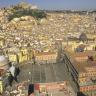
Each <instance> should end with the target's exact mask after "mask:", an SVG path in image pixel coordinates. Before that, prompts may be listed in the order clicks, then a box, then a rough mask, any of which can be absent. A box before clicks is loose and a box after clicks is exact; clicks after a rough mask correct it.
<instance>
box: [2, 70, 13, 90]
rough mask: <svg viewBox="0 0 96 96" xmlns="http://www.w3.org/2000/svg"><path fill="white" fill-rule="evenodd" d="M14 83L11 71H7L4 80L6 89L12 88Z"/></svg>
mask: <svg viewBox="0 0 96 96" xmlns="http://www.w3.org/2000/svg"><path fill="white" fill-rule="evenodd" d="M12 82H13V76H12V74H11V72H10V71H7V73H6V77H5V78H4V84H5V88H6V87H8V86H12Z"/></svg>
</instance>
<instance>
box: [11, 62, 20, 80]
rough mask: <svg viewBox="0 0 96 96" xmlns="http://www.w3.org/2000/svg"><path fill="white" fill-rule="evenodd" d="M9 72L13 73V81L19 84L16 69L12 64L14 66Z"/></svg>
mask: <svg viewBox="0 0 96 96" xmlns="http://www.w3.org/2000/svg"><path fill="white" fill-rule="evenodd" d="M9 71H10V72H11V74H12V76H13V79H14V80H15V81H16V82H18V80H17V76H16V75H15V71H16V67H15V66H14V65H13V64H12V66H11V67H10V68H9Z"/></svg>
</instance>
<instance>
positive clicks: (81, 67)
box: [67, 51, 96, 72]
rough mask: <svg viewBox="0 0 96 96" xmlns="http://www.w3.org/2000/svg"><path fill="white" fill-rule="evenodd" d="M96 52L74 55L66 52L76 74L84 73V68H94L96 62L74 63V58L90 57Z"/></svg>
mask: <svg viewBox="0 0 96 96" xmlns="http://www.w3.org/2000/svg"><path fill="white" fill-rule="evenodd" d="M95 54H96V51H86V52H76V53H75V52H74V53H70V52H67V56H70V60H71V62H72V65H73V66H74V68H75V69H76V70H77V72H86V69H85V68H86V67H96V60H94V61H87V60H85V61H83V62H80V61H76V60H75V57H84V56H92V55H95Z"/></svg>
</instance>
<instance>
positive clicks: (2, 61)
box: [0, 55, 8, 70]
mask: <svg viewBox="0 0 96 96" xmlns="http://www.w3.org/2000/svg"><path fill="white" fill-rule="evenodd" d="M0 69H3V70H7V69H8V58H7V57H5V56H3V55H1V56H0Z"/></svg>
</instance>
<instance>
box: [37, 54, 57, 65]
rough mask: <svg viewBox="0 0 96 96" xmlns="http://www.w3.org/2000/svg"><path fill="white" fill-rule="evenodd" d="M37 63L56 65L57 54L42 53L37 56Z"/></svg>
mask: <svg viewBox="0 0 96 96" xmlns="http://www.w3.org/2000/svg"><path fill="white" fill-rule="evenodd" d="M35 61H36V63H40V64H46V63H56V61H57V52H40V53H36V54H35Z"/></svg>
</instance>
